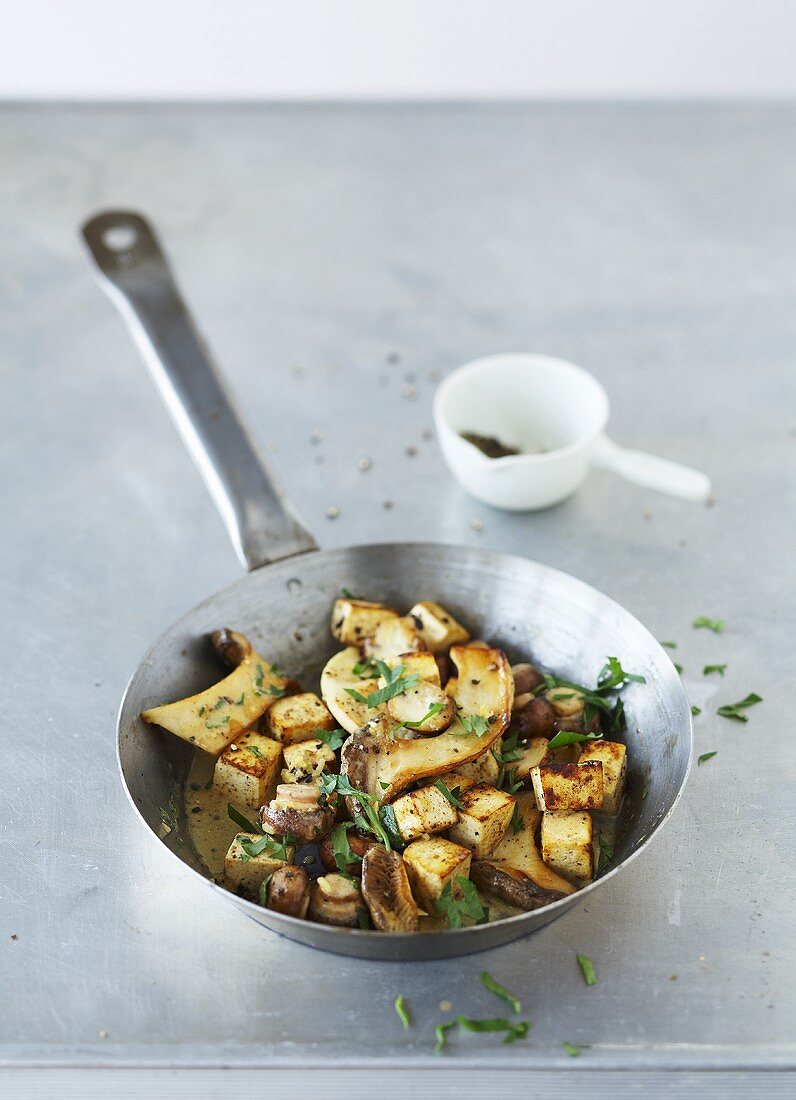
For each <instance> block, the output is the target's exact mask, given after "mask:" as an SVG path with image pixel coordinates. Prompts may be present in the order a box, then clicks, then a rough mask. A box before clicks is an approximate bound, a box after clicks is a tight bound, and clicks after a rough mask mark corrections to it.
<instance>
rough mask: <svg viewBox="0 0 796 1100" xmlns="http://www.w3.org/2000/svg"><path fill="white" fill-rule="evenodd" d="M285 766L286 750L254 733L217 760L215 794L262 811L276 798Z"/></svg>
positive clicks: (236, 743)
mask: <svg viewBox="0 0 796 1100" xmlns="http://www.w3.org/2000/svg"><path fill="white" fill-rule="evenodd" d="M281 763H282V746H281V745H279V744H277V742H276V741H273V740H272V739H271V738H270V737H266V736H265V735H264V734H262V733H255V732H254V731H253V730H250V731H249V732H248V733H244V734H243V736H242V737H239V738H238V740H237V741H235V742H233V744H231V745H230V746H229V748H227V749H225V750H224V752H223V753H222V754H221V756H219V758H218V760H216V767H215V771H214V772H213V790H214V791H216V792H217V793H218V794H223V795H224V796H225V797H226V798H228V799H229V801H230V802H234V803H235V805H236V806H248V807H250V808H251V809H252V810H258V809H259V808H260V806H263V805H265V803H266V802H268V801H270V799H272V798H273V797H274V793H275V791H276V785H277V783H278V782H279V767H280V765H281Z"/></svg>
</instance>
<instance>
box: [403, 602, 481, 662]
mask: <svg viewBox="0 0 796 1100" xmlns="http://www.w3.org/2000/svg"><path fill="white" fill-rule="evenodd" d="M409 616H410V618H412V619H413V620H414V623H415V627H416V629H417V631H418V633H419V634H420V636H421V637H422V639H423V641H424V642H425V648H426V649H428V650H429V651H430V652H431V653H442V652H443V651H444V650H446V649H450V647H451V646H452V645H461V644H462V643H463V642H466V641H467V640H468V638H469V637H470V632H469V631H468V630H465V629H464V627H463V626H462V624H461V623H458V622H457V621H456V620H455V619H454V617H453V615H451V613H450V612H449V611H446V610H445V608H444V607H440V605H439V604H438V603H433V602H432V601H431V600H423V601H421V603H416V604H415V606H414V607H413V608H412V610H411V611H410V612H409Z"/></svg>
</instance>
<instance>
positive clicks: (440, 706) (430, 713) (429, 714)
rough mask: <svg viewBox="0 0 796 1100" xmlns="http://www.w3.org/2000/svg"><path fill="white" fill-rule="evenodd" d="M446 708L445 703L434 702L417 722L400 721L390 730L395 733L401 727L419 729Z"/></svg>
mask: <svg viewBox="0 0 796 1100" xmlns="http://www.w3.org/2000/svg"><path fill="white" fill-rule="evenodd" d="M444 708H445V704H444V703H432V704H431V706H430V707H429V708H428V710H427V711H426V713H425V714H424V715H423V717H422V718H418V720H417V721H416V722H399V723H398V725H397V726H394V727H393V729H392V730H391V731H390V732H391V733H395V732H396V730H400V729H408V730H419V729H421V728H422V727H423V726H424V725H425V724H426V722H428V721H429V720H430V719H431V718H433V717H434V715H435V714H439V712H440V711H441V710H444Z"/></svg>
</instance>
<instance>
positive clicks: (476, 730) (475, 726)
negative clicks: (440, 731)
mask: <svg viewBox="0 0 796 1100" xmlns="http://www.w3.org/2000/svg"><path fill="white" fill-rule="evenodd" d="M456 718H457V721H459V722H460V723H461V725H462V726H463V727H464V729H465V732H466V733H469V734H475V736H476V737H483V736H484V734H485V733H487V732H488V730H489V720H488V719H487V718H484V716H483V715H482V714H466V715H464V717H462V715H461V714H457V715H456ZM450 732H451V733H452V732H453V731H452V730H451V731H450Z"/></svg>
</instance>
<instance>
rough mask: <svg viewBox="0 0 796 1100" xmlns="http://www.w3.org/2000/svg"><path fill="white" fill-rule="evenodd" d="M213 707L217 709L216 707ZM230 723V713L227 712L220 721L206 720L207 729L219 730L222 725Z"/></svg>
mask: <svg viewBox="0 0 796 1100" xmlns="http://www.w3.org/2000/svg"><path fill="white" fill-rule="evenodd" d="M213 709H214V710H215V707H214V708H213ZM228 723H229V715H228V714H226V715H224V717H223V718H221V719H220V720H219V721H218V722H205V729H208V730H218V729H221V727H222V726H226V725H227V724H228Z"/></svg>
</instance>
